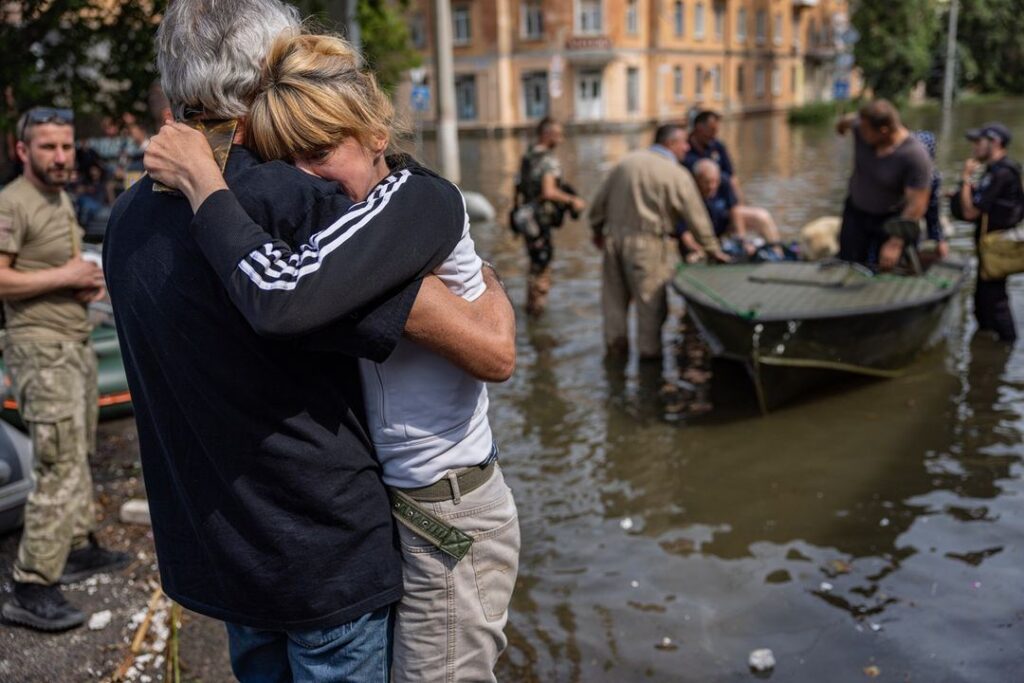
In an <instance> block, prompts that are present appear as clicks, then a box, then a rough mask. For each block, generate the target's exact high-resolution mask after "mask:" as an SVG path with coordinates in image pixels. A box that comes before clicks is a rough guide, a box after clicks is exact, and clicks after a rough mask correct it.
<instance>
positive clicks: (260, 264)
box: [238, 171, 412, 290]
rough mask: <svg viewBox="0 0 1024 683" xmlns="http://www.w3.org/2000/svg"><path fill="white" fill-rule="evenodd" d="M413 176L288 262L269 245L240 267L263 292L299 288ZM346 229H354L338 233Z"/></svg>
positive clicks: (395, 182)
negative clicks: (300, 283)
mask: <svg viewBox="0 0 1024 683" xmlns="http://www.w3.org/2000/svg"><path fill="white" fill-rule="evenodd" d="M411 175H412V174H411V173H409V171H401V172H400V173H398V174H396V175H394V176H392V177H390V178H388V180H387V181H386V182H385V183H383V184H382V185H381V186H380V187H378V188H377V190H375V191H374V193H373V194H372V195H371V196H370V197H369V198H368V199H367V200H366V201H365V202H363V203H361V204H356V205H355V206H353V207H351V208H350V209H349V210H348V211H347V212H346V213H345V215H344V216H342V217H341V218H339V219H338V220H337V221H335V222H334V223H333V224H332V225H331V226H329V227H327V228H325V229H324V230H321V231H320V232H318V233H316V234H315V235H313V237H311V238H310V240H309V241H308V242H307V243H306V244H304V245H303V246H302V247H301V248H300V250H299V251H298V252H297V253H293V254H291V255H290V256H289V257H288V259H287V260H285V259H282V258H281V253H280V251H279V250H277V249H275V248H274V247H273V245H272V244H271V243H269V242H268V243H266V244H264V245H262V246H261V247H259V248H257V249H255V250H253V251H252V252H250V253H249V255H248V256H246V257H245V258H244V259H242V261H241V262H239V264H238V268H239V269H240V270H241V271H242V272H243V273H245V274H246V275H247V276H248V277H249V279H250V280H252V282H253V283H255V284H256V285H257V286H258V287H259V288H260V289H265V290H273V289H282V290H292V289H295V287H296V286H297V284H298V281H299V280H300V279H301V278H302V277H304V276H306V275H309V274H311V273H315V272H316V271H318V270H319V269H320V266H321V265H322V264H323V262H324V259H325V258H326V257H327V256H329V255H330V254H331V252H333V251H334V250H335V249H337V248H338V247H340V246H342V245H343V244H344V243H345V242H347V241H348V240H349V239H351V238H352V237H354V236H355V235H356V234H358V232H359V231H360V230H362V229H363V228H364V227H366V225H368V224H369V223H370V222H371V221H373V219H374V218H375V217H377V216H378V215H379V214H380V213H381V212H382V211H383V210H384V209H385V208H386V207H387V205H388V204H389V203H390V201H391V199H392V197H394V195H395V194H396V193H397V192H398V190H399V188H401V187H402V185H404V184H405V182H406V181H407V180H408V178H409V176H411ZM346 226H351V227H350V228H349V229H348V230H346V231H344V232H341V233H340V234H338V233H339V231H340V230H341V229H342V228H344V227H346Z"/></svg>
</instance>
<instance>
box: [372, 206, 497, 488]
mask: <svg viewBox="0 0 1024 683" xmlns="http://www.w3.org/2000/svg"><path fill="white" fill-rule="evenodd" d="M482 267H483V262H482V261H481V260H480V257H479V256H478V255H477V253H476V248H475V246H474V245H473V238H472V237H471V236H470V234H469V216H468V215H467V216H466V219H465V225H464V227H463V231H462V239H461V240H460V241H459V243H458V244H457V245H456V246H455V249H454V250H453V251H452V253H451V254H449V256H448V258H446V259H445V261H444V262H443V263H442V264H441V265H440V266H438V267H437V268H436V269H435V270H434V274H435V275H437V276H438V277H439V278H441V280H442V281H443V282H444V283H445V285H447V287H448V289H449V290H451V291H452V292H453V293H454V294H457V295H458V296H461V297H462V298H463V299H466V300H467V301H473V300H475V299H477V298H478V297H479V296H480V295H481V294H483V293H484V292H485V291H486V289H487V286H486V285H485V284H484V280H483V273H482V272H481V268H482ZM359 369H360V371H361V373H362V378H363V396H364V398H365V401H366V417H367V421H368V422H369V426H370V437H371V438H372V439H373V445H374V447H375V448H376V451H377V458H378V459H379V460H380V462H381V465H382V467H383V469H384V474H383V478H384V483H385V484H387V485H388V486H396V487H398V488H416V487H419V486H427V485H428V484H433V483H434V482H435V481H438V480H439V479H441V478H442V477H443V476H444V475H445V474H446V473H447V472H448V471H449V470H453V469H457V468H460V467H471V466H473V465H478V464H480V463H481V462H483V461H484V460H486V459H487V457H488V456H489V455H490V452H491V445H492V437H491V426H490V423H489V422H488V420H487V407H488V400H487V386H486V385H485V384H484V383H483V382H481V381H480V380H478V379H476V378H474V377H471V376H470V375H469V374H467V373H466V372H465V371H463V370H461V369H459V368H457V367H455V366H454V365H453V364H452V363H450V362H449V361H447V360H445V359H444V358H442V357H441V356H439V355H437V354H435V353H434V352H432V351H428V350H427V349H425V348H423V347H422V346H419V345H417V344H415V343H414V342H411V341H409V340H408V339H402V340H400V341H399V342H398V345H397V346H396V347H395V350H394V352H393V353H392V354H391V356H390V357H389V358H388V359H387V360H386V361H384V362H383V363H374V362H372V361H368V360H360V361H359Z"/></svg>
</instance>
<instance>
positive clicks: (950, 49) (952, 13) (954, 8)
mask: <svg viewBox="0 0 1024 683" xmlns="http://www.w3.org/2000/svg"><path fill="white" fill-rule="evenodd" d="M959 15H960V0H951V2H950V3H949V31H948V35H947V39H946V78H945V82H944V83H943V87H942V114H943V117H944V118H948V117H949V112H950V110H951V109H952V108H953V88H954V86H955V85H956V28H957V22H958V20H959Z"/></svg>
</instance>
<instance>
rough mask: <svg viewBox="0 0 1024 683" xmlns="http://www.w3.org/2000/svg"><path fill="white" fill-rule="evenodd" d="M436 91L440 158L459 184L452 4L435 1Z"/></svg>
mask: <svg viewBox="0 0 1024 683" xmlns="http://www.w3.org/2000/svg"><path fill="white" fill-rule="evenodd" d="M434 89H435V91H436V92H437V157H438V161H439V162H440V165H441V175H443V176H444V177H445V178H447V179H448V180H450V181H451V182H453V183H455V184H458V183H459V182H460V180H461V177H460V176H461V171H460V169H459V128H458V121H457V119H456V117H455V67H454V59H453V57H452V5H451V0H434Z"/></svg>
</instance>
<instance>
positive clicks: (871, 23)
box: [853, 0, 944, 99]
mask: <svg viewBox="0 0 1024 683" xmlns="http://www.w3.org/2000/svg"><path fill="white" fill-rule="evenodd" d="M853 24H854V26H856V27H857V30H858V31H859V32H860V34H861V39H860V42H858V43H857V45H856V47H855V48H854V55H855V57H856V59H857V64H858V66H860V68H861V69H862V71H863V74H864V80H865V83H866V85H867V86H868V87H870V88H871V89H872V90H874V92H875V94H876V95H877V96H879V97H887V98H890V99H895V98H899V97H901V96H903V95H906V94H907V92H909V90H910V89H911V88H912V87H913V86H914V84H915V83H916V82H917V81H919V80H922V79H924V78H926V77H927V76H928V71H929V67H930V66H931V63H932V52H933V46H934V44H935V41H936V40H938V39H940V38H941V36H942V35H944V31H941V30H940V28H939V15H938V10H937V3H936V1H935V0H900V2H892V0H861V1H860V2H859V3H857V5H856V9H855V10H854V12H853Z"/></svg>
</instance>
